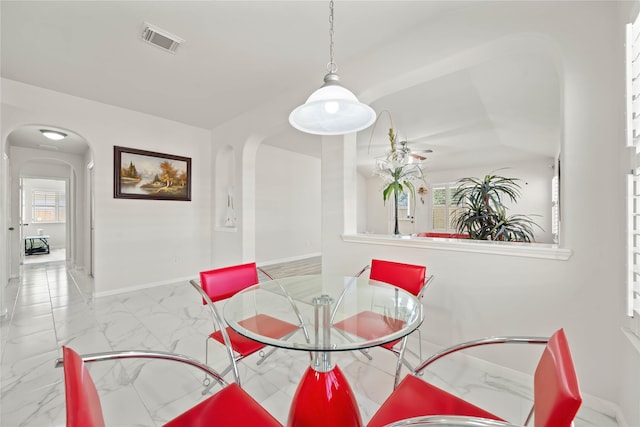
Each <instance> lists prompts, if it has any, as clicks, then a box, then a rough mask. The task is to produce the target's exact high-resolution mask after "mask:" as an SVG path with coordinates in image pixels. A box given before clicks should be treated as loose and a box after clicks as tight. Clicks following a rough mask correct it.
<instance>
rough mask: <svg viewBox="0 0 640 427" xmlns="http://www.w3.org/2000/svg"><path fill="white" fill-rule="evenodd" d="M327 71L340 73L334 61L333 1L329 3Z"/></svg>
mask: <svg viewBox="0 0 640 427" xmlns="http://www.w3.org/2000/svg"><path fill="white" fill-rule="evenodd" d="M327 71H328V72H330V73H336V72H337V71H338V66H337V65H336V63H335V62H334V61H333V0H331V1H330V2H329V63H328V64H327Z"/></svg>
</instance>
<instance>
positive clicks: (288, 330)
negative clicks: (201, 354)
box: [190, 262, 301, 394]
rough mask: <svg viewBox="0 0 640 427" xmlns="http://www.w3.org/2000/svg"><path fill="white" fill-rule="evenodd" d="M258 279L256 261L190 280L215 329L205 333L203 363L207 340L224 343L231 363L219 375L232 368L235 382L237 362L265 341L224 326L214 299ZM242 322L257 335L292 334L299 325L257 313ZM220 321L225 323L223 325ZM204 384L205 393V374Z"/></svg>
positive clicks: (206, 388) (234, 292)
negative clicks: (207, 334)
mask: <svg viewBox="0 0 640 427" xmlns="http://www.w3.org/2000/svg"><path fill="white" fill-rule="evenodd" d="M261 272H262V273H263V274H265V275H266V276H267V277H268V278H269V279H272V278H271V276H269V275H268V274H267V273H266V272H265V271H263V270H261ZM258 281H259V280H258V268H257V267H256V264H255V262H252V263H247V264H241V265H234V266H231V267H224V268H217V269H214V270H209V271H202V272H201V273H200V283H197V282H195V281H193V280H191V281H190V283H191V285H192V286H193V287H194V288H195V289H196V290H197V291H198V292H199V293H200V295H201V296H202V303H203V304H205V305H208V306H209V308H210V309H211V316H212V319H213V325H214V332H212V333H211V334H210V335H209V336H208V337H207V343H206V346H205V363H207V364H208V363H209V345H208V343H209V340H210V339H211V340H215V341H217V342H219V343H221V344H223V345H224V346H226V349H227V352H229V357H230V359H231V364H230V365H229V366H228V367H227V368H226V369H225V370H223V371H222V372H221V375H222V376H224V375H226V374H227V372H229V371H230V370H233V375H234V379H235V381H236V383H238V384H240V376H239V374H238V366H237V362H238V361H239V360H241V359H243V358H245V357H247V356H250V355H252V354H254V353H256V352H258V351H262V349H263V348H265V347H266V346H265V344H262V343H259V342H257V341H253V340H250V339H249V338H246V337H244V336H242V335H240V334H238V333H237V332H235V331H234V330H233V329H231V328H230V327H228V326H226V324H225V323H224V321H223V319H222V317H221V316H220V315H219V314H218V311H217V309H216V307H215V305H214V302H217V301H221V300H224V299H227V298H230V297H232V296H233V295H235V294H236V293H238V292H240V291H241V290H243V289H245V288H248V287H249V286H253V285H255V284H257V283H258ZM294 308H295V307H294ZM296 312H297V311H296ZM299 318H300V317H299ZM242 324H243V326H244V327H246V328H247V329H252V330H255V331H256V332H258V331H259V332H260V335H265V336H270V337H273V338H282V337H285V336H287V335H292V334H294V333H295V332H296V331H297V330H298V329H300V327H301V326H300V325H294V324H293V323H289V322H285V321H282V320H279V319H276V318H274V317H271V316H267V315H264V314H256V315H255V316H253V317H250V318H248V319H246V320H244V321H243V322H242ZM223 325H225V326H224V327H223ZM273 351H275V348H274V349H272V350H271V352H269V353H267V354H266V355H263V354H261V356H262V357H261V358H260V360H258V364H261V363H262V362H263V361H264V360H265V358H266V357H267V356H269V355H270V354H271V353H272V352H273ZM204 386H205V389H204V390H203V392H202V393H203V394H206V393H207V392H208V391H209V388H210V387H211V384H210V383H209V381H208V378H207V377H205V380H204Z"/></svg>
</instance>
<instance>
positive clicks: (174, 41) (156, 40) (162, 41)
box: [142, 22, 184, 53]
mask: <svg viewBox="0 0 640 427" xmlns="http://www.w3.org/2000/svg"><path fill="white" fill-rule="evenodd" d="M142 40H144V41H145V42H147V43H149V44H152V45H154V46H157V47H159V48H160V49H162V50H166V51H167V52H171V53H175V51H176V49H178V46H180V44H181V43H184V40H183V39H181V38H180V37H176V36H174V35H173V34H171V33H168V32H167V31H164V30H161V29H160V28H158V27H156V26H153V25H151V24H147V23H146V22H145V24H144V30H142Z"/></svg>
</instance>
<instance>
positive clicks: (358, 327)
mask: <svg viewBox="0 0 640 427" xmlns="http://www.w3.org/2000/svg"><path fill="white" fill-rule="evenodd" d="M404 325H405V322H403V321H402V320H398V319H396V318H393V317H390V316H385V315H383V314H380V313H374V312H373V311H362V312H360V313H358V314H356V315H354V316H351V317H348V318H346V319H344V320H342V321H340V322H338V323H336V324H334V325H333V326H334V327H336V328H338V329H342V330H343V331H345V332H348V333H350V334H353V335H356V336H359V337H361V338H364V339H366V340H374V339H376V338H379V337H383V336H386V335H390V334H393V333H396V332H398V331H399V330H401V329H402V328H403V327H404ZM398 341H400V340H396V341H393V342H390V343H387V344H384V345H383V347H385V348H387V349H390V348H391V347H393V346H394V345H395V344H396V343H397V342H398Z"/></svg>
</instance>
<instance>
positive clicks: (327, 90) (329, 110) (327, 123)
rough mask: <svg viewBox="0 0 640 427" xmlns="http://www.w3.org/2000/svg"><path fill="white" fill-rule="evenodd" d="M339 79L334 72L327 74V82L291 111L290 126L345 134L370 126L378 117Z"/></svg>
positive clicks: (315, 133) (320, 132)
mask: <svg viewBox="0 0 640 427" xmlns="http://www.w3.org/2000/svg"><path fill="white" fill-rule="evenodd" d="M338 80H339V77H338V75H337V74H336V73H334V72H329V74H327V75H326V76H324V85H322V87H321V88H320V89H318V90H316V91H315V92H313V93H312V94H311V96H310V97H309V98H308V99H307V102H305V103H304V104H302V105H300V106H299V107H297V108H296V109H295V110H293V111H292V112H291V114H290V115H289V123H291V126H293V127H294V128H296V129H298V130H300V131H302V132H306V133H311V134H314V135H344V134H348V133H353V132H358V131H360V130H363V129H366V128H368V127H369V126H371V125H372V124H373V122H374V121H375V120H376V113H375V111H373V108H371V107H369V106H368V105H366V104H363V103H361V102H360V101H358V98H356V96H355V95H354V94H353V93H352V92H351V91H350V90H348V89H345V88H344V87H342V86H340V83H338Z"/></svg>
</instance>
